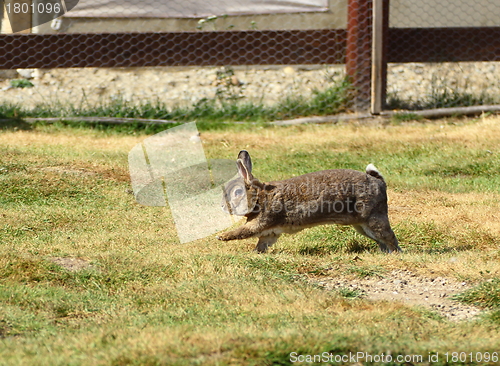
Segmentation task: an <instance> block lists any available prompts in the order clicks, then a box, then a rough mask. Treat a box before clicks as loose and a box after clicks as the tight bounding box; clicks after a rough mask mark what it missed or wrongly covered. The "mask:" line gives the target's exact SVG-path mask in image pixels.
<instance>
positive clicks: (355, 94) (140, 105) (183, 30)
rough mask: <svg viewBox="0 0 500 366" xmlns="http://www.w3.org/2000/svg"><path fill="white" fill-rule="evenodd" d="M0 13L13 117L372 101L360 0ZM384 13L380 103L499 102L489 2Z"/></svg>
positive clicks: (498, 48) (171, 114) (221, 114)
mask: <svg viewBox="0 0 500 366" xmlns="http://www.w3.org/2000/svg"><path fill="white" fill-rule="evenodd" d="M381 1H383V2H384V3H385V4H386V5H387V4H389V1H388V0H381ZM16 4H17V9H21V11H19V12H18V13H13V9H15V6H16ZM23 4H26V6H25V5H23ZM40 4H41V5H42V6H40ZM58 5H59V7H58ZM23 7H24V8H26V9H28V10H29V9H36V11H35V12H34V13H33V12H32V13H31V14H29V13H30V12H29V11H28V12H27V13H28V14H26V13H23V11H22V9H23ZM49 7H50V9H52V10H53V11H52V13H50V14H49V12H48V11H47V9H49ZM1 8H2V9H3V17H2V23H1V30H2V33H3V34H1V35H0V47H2V49H4V50H5V52H4V54H3V55H1V54H0V78H2V80H0V90H1V91H0V93H2V95H1V98H2V100H3V102H4V103H8V104H9V103H10V104H15V105H17V106H21V107H23V108H25V109H26V108H28V109H29V108H34V107H36V106H40V105H44V106H45V107H44V108H45V110H46V112H44V113H46V114H50V113H53V114H66V115H82V114H85V113H87V114H91V113H97V112H96V111H100V112H99V113H102V114H106V115H113V114H117V115H120V116H129V117H149V118H167V119H178V120H192V119H203V118H213V119H221V120H223V119H226V120H270V119H287V118H293V117H300V116H309V115H325V114H335V113H339V112H344V111H352V110H366V109H368V106H369V105H370V100H371V98H372V95H371V90H372V85H371V83H372V80H371V69H372V52H373V49H372V22H373V17H372V8H373V4H372V0H297V1H294V2H287V1H279V0H278V1H276V0H269V1H259V2H258V3H257V2H255V1H252V0H239V1H221V0H213V1H211V2H207V1H199V0H188V1H186V0H184V1H179V0H177V1H164V0H148V1H144V2H140V3H137V2H131V1H128V0H127V1H125V0H109V1H99V2H97V1H94V0H80V1H74V0H72V1H69V0H66V1H62V0H49V1H39V0H6V1H4V2H2V7H1ZM56 8H57V9H59V12H56V11H55V9H56ZM40 9H44V10H45V12H44V13H43V12H40V11H38V10H40ZM61 9H62V10H61ZM388 9H389V11H388V14H389V17H388V19H386V21H387V22H388V24H387V25H388V26H389V27H390V28H389V29H388V31H387V35H386V37H385V42H386V44H385V48H386V50H387V54H386V56H385V61H388V62H389V63H388V66H387V100H386V102H387V107H388V108H398V109H400V108H407V109H422V108H432V107H452V106H457V105H477V104H491V103H499V100H498V95H500V93H498V89H500V85H499V82H498V80H500V78H499V76H500V74H499V73H500V65H499V64H498V61H499V60H500V44H499V42H500V24H498V23H500V21H498V19H500V3H498V1H495V0H480V1H478V2H475V3H474V4H472V3H470V2H467V1H466V0H460V1H451V0H447V1H444V2H442V1H441V2H440V1H436V0H418V1H410V0H391V1H390V7H389V8H388ZM12 25H15V27H14V29H13V26H12ZM20 28H24V29H22V30H19V29H20ZM15 30H17V31H18V33H16V34H11V33H12V31H15ZM16 70H17V71H16ZM19 79H22V80H25V81H24V82H18V81H16V80H19ZM13 81H16V82H13ZM39 109H40V108H39Z"/></svg>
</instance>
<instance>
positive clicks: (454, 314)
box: [318, 270, 481, 321]
mask: <svg viewBox="0 0 500 366" xmlns="http://www.w3.org/2000/svg"><path fill="white" fill-rule="evenodd" d="M318 284H319V285H320V286H321V287H323V288H325V289H327V290H341V289H347V290H351V291H356V292H358V293H360V294H361V296H362V297H363V298H366V299H369V300H373V301H391V302H393V301H398V302H402V303H404V304H407V305H414V306H423V307H425V308H428V309H431V310H434V311H436V312H437V313H438V314H440V315H442V316H444V317H446V318H447V319H449V320H453V321H458V320H465V319H470V318H472V317H474V316H476V315H478V314H479V313H480V311H481V310H480V309H479V308H476V307H474V306H469V305H464V304H461V303H459V302H458V301H455V300H453V299H452V297H453V295H455V294H458V293H461V292H463V291H465V290H466V289H468V288H470V284H469V283H466V282H459V281H456V280H452V279H449V278H445V277H438V276H436V277H423V276H419V275H417V274H415V273H413V272H411V271H408V270H394V271H392V272H391V273H390V274H388V275H387V276H383V277H380V276H375V277H369V278H361V279H354V280H353V279H348V278H341V277H324V278H321V279H320V280H319V282H318Z"/></svg>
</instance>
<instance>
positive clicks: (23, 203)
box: [0, 121, 500, 365]
mask: <svg viewBox="0 0 500 366" xmlns="http://www.w3.org/2000/svg"><path fill="white" fill-rule="evenodd" d="M442 123H443V124H444V125H445V128H444V131H443V129H441V128H440V127H439V125H432V124H420V125H418V126H410V127H408V126H393V125H390V126H385V127H381V126H378V127H373V126H372V127H368V126H365V127H363V126H356V125H344V126H299V127H286V128H276V127H269V126H265V125H258V126H253V127H249V126H222V125H217V126H213V125H209V126H208V127H206V128H200V130H201V137H202V139H203V141H204V142H205V143H204V149H205V151H206V154H207V157H208V158H232V159H234V158H235V155H236V154H237V152H238V151H239V149H240V148H246V149H248V150H249V151H250V153H251V154H252V157H253V161H254V172H255V174H256V176H257V177H259V178H262V179H265V180H270V179H281V178H286V177H290V176H293V175H298V174H302V173H306V172H309V171H314V170H318V169H324V168H325V167H328V168H337V167H338V168H355V169H363V168H364V167H365V166H366V164H368V163H369V162H373V163H375V164H376V165H377V166H378V167H379V169H380V170H381V171H382V174H384V176H385V177H386V179H387V182H388V186H389V189H390V191H389V197H390V199H391V202H390V204H391V205H394V206H401V205H405V204H406V205H416V202H417V203H418V204H419V206H418V207H412V211H391V220H392V222H393V227H394V230H395V232H396V234H397V235H398V237H399V239H400V244H401V246H402V247H403V248H404V250H405V253H403V254H401V255H399V256H388V255H384V254H381V253H379V252H378V249H377V245H376V244H375V243H373V242H372V241H370V240H368V239H366V238H364V237H361V236H360V235H359V234H357V233H356V232H355V231H354V230H352V229H351V228H343V227H330V226H323V227H317V228H312V229H307V230H305V231H304V232H302V233H299V234H297V235H294V236H291V235H284V236H283V237H282V239H280V241H279V242H278V243H277V244H275V246H274V247H273V250H272V251H271V253H269V254H264V255H258V254H255V253H253V252H252V251H251V249H252V248H253V246H254V245H255V240H242V241H236V242H229V243H225V242H220V241H217V240H216V239H215V238H214V237H213V236H211V237H208V238H204V239H200V240H197V241H195V242H192V243H187V244H183V245H180V244H178V241H177V237H176V232H175V227H174V225H173V222H172V217H171V214H170V212H169V211H168V210H167V209H164V208H161V207H144V206H140V205H138V204H137V203H136V202H135V201H134V199H133V196H132V195H131V194H130V193H128V191H129V190H130V182H129V179H128V166H127V154H128V152H129V151H130V149H131V148H132V147H133V146H135V144H137V143H139V142H141V141H143V140H144V138H145V137H146V136H147V135H148V134H147V132H146V131H144V130H142V131H131V130H113V129H106V130H99V129H96V128H88V127H86V126H85V125H72V126H68V125H65V124H55V125H44V124H38V125H35V126H31V127H29V128H28V129H23V128H21V127H22V125H10V126H5V129H3V130H1V131H0V156H1V160H0V192H1V193H0V365H4V364H5V365H21V364H22V365H197V364H198V365H290V364H291V361H290V353H291V352H297V354H321V353H323V352H327V353H332V354H348V353H349V352H358V351H359V352H361V351H362V352H367V353H371V354H380V353H385V354H387V353H388V352H391V354H393V355H396V354H403V355H407V354H421V355H424V356H425V357H427V355H428V354H429V353H430V352H439V354H440V355H443V354H444V353H445V352H453V351H455V350H458V351H463V352H479V351H481V352H485V351H490V352H491V351H497V350H498V346H499V345H500V338H499V337H498V331H497V329H498V318H500V316H498V313H495V311H496V310H494V312H493V313H492V315H491V316H489V317H480V318H478V319H476V320H473V321H470V322H449V321H447V320H445V319H443V318H441V317H438V316H436V315H435V314H434V313H432V312H430V311H422V310H421V309H419V308H413V307H411V306H406V305H403V304H399V303H395V302H373V301H370V300H367V299H365V298H364V297H363V296H362V294H361V293H359V292H357V291H353V290H349V289H344V290H339V291H327V290H325V289H322V288H320V287H319V286H317V285H315V280H317V279H321V277H322V276H325V275H327V276H332V277H335V276H337V277H349V278H360V277H374V278H377V277H381V276H390V273H391V271H392V270H393V269H410V270H412V271H414V272H415V273H421V274H422V275H428V276H430V275H431V273H433V276H435V275H436V273H437V274H439V275H440V276H444V277H450V278H457V279H461V280H467V281H473V282H475V283H478V284H479V287H477V288H474V289H473V290H471V292H466V293H464V294H463V295H461V296H462V297H461V298H460V300H461V301H466V302H469V303H479V304H482V306H485V307H490V308H492V309H496V307H497V303H498V299H497V297H498V296H497V294H496V292H497V290H498V288H497V287H498V273H500V272H499V271H500V266H499V265H498V263H499V262H498V259H499V256H500V252H499V251H498V244H499V240H500V234H499V233H498V232H497V231H495V230H489V229H487V228H486V227H483V226H482V224H483V218H484V217H486V218H487V216H484V217H483V216H478V217H475V216H473V215H471V216H466V215H465V213H466V212H467V211H463V212H462V211H461V210H462V208H464V210H465V209H467V210H475V211H474V212H476V213H487V212H492V214H493V215H494V214H495V213H494V212H495V211H494V210H495V209H496V206H495V205H496V204H497V203H495V202H498V200H496V201H495V199H497V198H498V193H499V189H498V187H499V185H498V183H500V182H499V178H498V175H497V174H495V171H498V168H500V167H499V164H500V163H499V161H498V159H497V158H496V157H497V155H498V152H499V150H498V146H500V145H499V142H500V133H499V130H498V127H496V126H497V125H498V124H497V123H496V122H494V123H493V122H492V123H491V124H485V123H483V122H482V121H470V122H467V121H453V124H452V123H446V122H445V121H444V122H442ZM485 128H488V129H489V132H490V133H489V134H488V136H487V137H488V138H483V137H481V138H479V137H478V138H476V137H475V136H476V135H477V136H479V134H480V132H481V131H484V129H485ZM388 151H389V152H388ZM487 151H490V153H488V152H487ZM426 194H428V195H429V197H430V198H428V201H429V202H419V201H425V200H419V199H418V198H415V196H418V195H422V197H423V196H424V195H426ZM464 195H467V196H466V197H471V198H473V201H472V202H470V203H463V202H462V201H461V200H460V199H459V198H461V197H465V196H464ZM418 197H420V196H418ZM395 201H397V202H395ZM434 202H439V206H438V205H434V204H433V203H434ZM426 204H428V205H426ZM440 206H442V207H443V210H444V209H449V208H453V209H454V211H453V216H451V219H450V214H449V213H446V212H447V211H446V212H445V211H443V213H442V214H438V215H436V216H435V217H433V218H432V219H431V218H428V217H426V215H430V214H432V213H434V212H435V211H436V210H438V209H440ZM430 207H432V210H431V208H430ZM419 212H422V214H419ZM470 212H472V211H470ZM54 258H66V259H69V258H79V259H81V260H84V261H86V262H87V263H88V264H89V266H88V267H86V268H84V269H81V270H79V271H70V270H68V269H65V268H63V267H61V266H60V265H57V264H55V263H54V262H53V259H54ZM431 271H432V272H431ZM488 280H491V281H489V282H488ZM483 282H484V283H483ZM481 283H483V284H482V285H481ZM495 314H496V315H495ZM367 364H369V363H367ZM388 364H390V365H393V364H394V363H388ZM434 364H435V365H445V364H446V362H445V360H444V358H443V357H441V359H440V361H439V362H437V363H434ZM483 364H484V363H483ZM490 364H493V363H490Z"/></svg>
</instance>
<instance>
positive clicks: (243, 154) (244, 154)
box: [238, 150, 252, 173]
mask: <svg viewBox="0 0 500 366" xmlns="http://www.w3.org/2000/svg"><path fill="white" fill-rule="evenodd" d="M238 160H241V161H242V162H243V165H245V167H246V168H247V170H248V172H249V173H251V172H252V159H250V154H249V153H248V151H246V150H241V151H240V153H239V154H238Z"/></svg>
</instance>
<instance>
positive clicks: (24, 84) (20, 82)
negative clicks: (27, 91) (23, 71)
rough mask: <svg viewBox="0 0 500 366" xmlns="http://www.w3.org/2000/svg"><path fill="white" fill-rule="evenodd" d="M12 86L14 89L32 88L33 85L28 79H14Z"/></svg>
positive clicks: (11, 82)
mask: <svg viewBox="0 0 500 366" xmlns="http://www.w3.org/2000/svg"><path fill="white" fill-rule="evenodd" d="M10 86H11V87H13V88H32V87H34V85H33V83H32V82H31V81H29V80H27V79H12V80H11V81H10Z"/></svg>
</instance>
